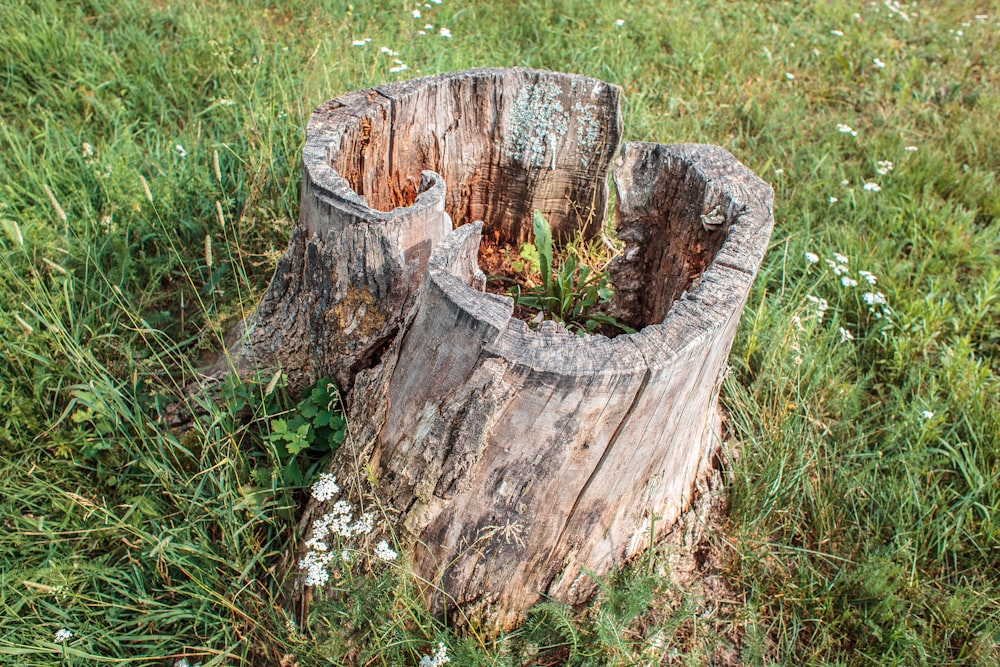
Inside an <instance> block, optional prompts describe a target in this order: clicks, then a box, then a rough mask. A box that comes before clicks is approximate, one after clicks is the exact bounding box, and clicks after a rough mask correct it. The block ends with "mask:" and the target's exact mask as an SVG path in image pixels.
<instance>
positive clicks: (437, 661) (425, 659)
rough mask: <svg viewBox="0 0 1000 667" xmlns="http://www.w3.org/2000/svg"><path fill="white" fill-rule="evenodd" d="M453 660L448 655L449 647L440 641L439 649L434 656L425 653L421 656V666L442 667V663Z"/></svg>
mask: <svg viewBox="0 0 1000 667" xmlns="http://www.w3.org/2000/svg"><path fill="white" fill-rule="evenodd" d="M448 662H451V658H449V657H448V647H446V646H445V645H444V644H442V643H441V642H438V645H437V651H435V652H434V655H433V656H430V655H424V656H421V657H420V667H441V665H443V664H445V663H448Z"/></svg>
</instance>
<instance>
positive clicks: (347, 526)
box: [299, 473, 397, 586]
mask: <svg viewBox="0 0 1000 667" xmlns="http://www.w3.org/2000/svg"><path fill="white" fill-rule="evenodd" d="M338 493H340V487H339V486H338V485H337V478H336V476H334V475H331V474H329V473H324V474H322V475H320V478H319V479H318V480H316V482H315V483H313V486H312V497H313V498H315V499H316V500H318V501H320V502H325V501H327V500H331V499H332V498H333V497H334V496H336V495H337V494H338ZM374 529H375V516H374V515H373V514H372V513H371V512H365V513H363V514H361V515H360V516H359V517H358V518H357V519H354V508H353V506H352V505H351V503H349V502H347V501H346V500H338V501H337V502H335V503H334V504H333V506H332V507H331V508H330V511H329V512H327V513H326V514H324V515H323V516H321V517H320V518H318V519H316V520H315V521H314V522H313V525H312V537H310V538H309V540H307V541H306V553H305V555H304V556H303V557H302V558H301V559H300V560H299V568H300V569H302V570H304V571H305V573H306V580H305V584H306V586H322V585H323V584H325V583H326V582H327V581H329V579H330V573H329V572H328V571H327V566H328V565H329V564H330V561H332V560H333V557H334V555H335V554H334V553H333V552H332V551H330V547H329V546H328V545H327V543H326V541H327V539H328V538H330V537H340V538H344V539H350V538H352V537H357V536H360V535H367V534H368V533H370V532H372V530H374ZM383 545H384V548H383ZM389 553H391V554H392V557H391V558H387V557H386V555H387V554H389ZM339 554H340V557H341V559H342V560H343V561H344V562H345V563H349V562H350V561H351V552H350V550H348V549H343V550H341V551H340V552H339ZM375 555H376V556H378V557H379V558H381V559H382V560H386V561H388V560H393V559H394V558H395V557H396V555H397V554H396V552H395V551H392V549H390V548H389V545H388V543H387V542H385V541H383V542H381V543H379V545H378V546H377V547H376V548H375Z"/></svg>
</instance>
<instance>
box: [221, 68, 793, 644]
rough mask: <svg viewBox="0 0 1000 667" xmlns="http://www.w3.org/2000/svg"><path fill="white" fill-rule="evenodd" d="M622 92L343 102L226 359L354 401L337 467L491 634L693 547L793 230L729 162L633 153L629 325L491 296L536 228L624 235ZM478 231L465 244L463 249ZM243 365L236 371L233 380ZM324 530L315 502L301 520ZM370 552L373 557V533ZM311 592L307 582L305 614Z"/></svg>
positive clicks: (420, 570) (400, 95)
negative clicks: (732, 399)
mask: <svg viewBox="0 0 1000 667" xmlns="http://www.w3.org/2000/svg"><path fill="white" fill-rule="evenodd" d="M618 104H619V90H618V89H617V88H616V87H614V86H611V85H608V84H605V83H602V82H599V81H596V80H594V79H588V78H585V77H580V76H575V75H564V74H556V73H551V72H540V71H535V70H526V69H510V70H500V69H482V70H469V71H465V72H458V73H453V74H445V75H440V76H435V77H428V78H425V79H419V80H416V81H412V82H406V83H400V84H393V85H388V86H381V87H378V88H375V89H372V90H368V91H363V92H359V93H351V94H348V95H344V96H342V97H340V98H337V99H336V100H333V101H331V102H328V103H326V104H324V105H323V106H321V107H320V108H319V109H317V111H316V112H315V113H314V115H313V117H312V119H311V120H310V123H309V127H308V129H307V140H306V146H305V149H304V151H303V186H302V208H301V213H300V218H299V224H298V227H297V228H296V230H295V232H294V233H293V235H292V239H291V242H290V245H289V249H288V251H287V252H286V253H285V255H284V257H283V258H282V260H281V261H280V263H279V266H278V270H277V272H276V275H275V278H274V280H273V282H272V284H271V287H270V288H269V290H268V292H267V293H266V295H265V297H264V299H263V300H262V302H261V304H260V306H259V307H258V308H257V310H256V311H255V312H254V314H253V315H252V316H251V317H250V318H248V320H247V323H246V325H245V327H243V328H242V329H241V330H239V331H237V332H236V333H237V334H238V335H237V336H234V337H233V340H232V344H231V345H230V347H229V356H228V358H227V360H226V364H228V366H229V367H235V368H236V369H237V370H238V371H240V372H250V371H252V370H257V369H262V368H274V367H281V368H282V369H283V370H284V371H285V372H286V373H287V374H288V375H289V378H290V383H291V385H292V386H293V388H294V387H301V386H306V385H308V384H309V383H311V382H313V381H315V380H316V379H317V378H319V377H321V376H331V377H333V378H335V379H336V380H337V382H338V383H339V384H340V386H341V387H343V388H344V389H345V392H346V394H347V406H348V411H349V422H350V429H351V437H350V438H349V439H348V441H347V442H346V443H345V444H344V446H343V447H342V448H341V449H340V450H339V451H338V452H337V455H336V456H335V458H334V460H333V462H332V464H331V468H330V471H331V472H332V473H334V474H336V475H337V478H338V480H339V482H340V485H341V488H342V494H343V495H342V497H343V498H346V499H348V500H350V501H352V502H354V503H359V504H361V505H363V506H367V507H369V508H370V507H375V506H377V507H378V508H379V511H380V512H381V513H382V515H383V517H384V519H385V523H386V526H387V527H389V528H391V530H387V531H386V533H385V534H389V533H391V534H393V535H395V536H396V537H397V538H398V539H399V546H400V548H402V549H403V550H404V551H405V552H406V554H407V555H408V556H409V559H408V560H409V562H410V563H411V564H412V567H413V568H414V571H415V572H416V574H417V575H418V576H419V577H420V578H422V579H423V580H425V581H426V582H427V587H426V595H427V599H428V602H429V603H430V604H431V605H432V607H433V608H434V609H436V610H439V611H440V610H442V609H445V608H457V609H460V610H461V612H462V614H464V617H465V618H466V619H469V620H471V621H473V622H476V623H479V624H483V625H484V626H487V627H489V628H492V629H497V630H499V629H505V628H510V627H512V626H513V625H516V624H517V623H518V622H519V621H520V619H521V618H522V617H523V615H524V613H525V612H526V611H527V609H528V608H529V607H530V606H531V605H532V604H534V603H535V602H537V601H539V600H542V599H556V600H561V601H564V602H567V603H570V604H578V603H582V602H584V601H586V600H587V599H588V598H589V597H590V596H591V594H592V593H593V591H594V588H595V584H594V580H593V576H592V575H594V574H596V575H601V574H603V573H606V572H608V571H609V570H610V569H611V568H612V567H614V566H616V565H619V564H621V563H623V562H625V561H627V560H628V559H629V558H631V557H633V556H635V555H636V554H638V553H640V552H641V551H642V550H644V549H645V548H647V547H648V545H649V543H650V540H655V539H657V538H658V537H659V536H660V535H662V534H664V532H666V531H667V530H669V529H670V526H671V524H672V523H673V522H674V520H675V519H676V518H677V517H678V516H679V515H680V513H681V512H682V511H683V509H684V508H685V507H686V505H687V504H688V503H689V502H690V500H691V495H692V493H693V489H694V488H695V485H696V483H697V482H698V481H699V480H700V479H701V478H702V477H703V476H704V475H705V474H706V473H707V471H708V469H709V465H710V461H711V458H712V456H713V454H714V452H715V451H716V449H717V447H718V440H719V417H718V409H717V402H718V391H719V384H720V381H721V377H722V375H723V373H724V369H725V362H726V357H727V355H728V352H729V349H730V345H731V343H732V339H733V336H734V334H735V328H736V325H737V322H738V320H739V316H740V312H741V310H742V307H743V304H744V302H745V300H746V298H747V294H748V293H749V289H750V284H751V282H752V280H753V277H754V274H755V273H756V271H757V268H758V267H759V265H760V262H761V259H762V257H763V253H764V250H765V249H766V246H767V240H768V237H769V234H770V230H771V226H772V224H773V223H772V215H771V198H772V194H771V190H770V188H769V187H768V186H767V185H766V184H764V183H763V182H762V181H760V179H758V178H757V177H756V176H754V175H753V174H752V173H751V172H750V171H749V170H747V169H746V168H745V167H743V166H742V165H741V164H739V162H737V161H736V160H735V158H733V157H732V156H731V155H730V154H729V153H727V152H725V151H724V150H722V149H720V148H718V147H713V146H696V145H680V146H662V145H658V144H626V145H625V146H624V147H623V149H622V151H621V157H620V158H619V159H618V162H617V164H616V167H615V170H614V181H615V185H616V188H617V190H618V207H617V218H616V226H617V231H618V235H619V237H620V238H621V239H622V240H623V241H624V242H625V251H624V253H623V255H622V256H621V257H620V258H619V259H618V260H616V261H615V263H614V264H613V265H612V267H611V276H612V279H613V282H614V284H615V287H616V290H617V298H616V301H615V303H614V304H613V307H612V311H611V312H612V313H613V314H614V315H615V316H616V317H618V318H619V319H621V320H622V321H624V322H627V323H629V324H631V325H632V326H633V327H634V328H636V329H638V333H636V334H632V335H622V336H618V337H615V338H606V337H604V336H600V335H596V336H587V337H577V336H575V335H572V334H570V333H569V332H567V331H566V330H565V329H563V328H562V327H561V326H559V325H555V324H553V323H543V324H542V325H541V326H539V327H538V328H537V329H536V330H530V329H529V328H528V326H527V325H526V324H525V323H524V322H521V321H520V320H518V319H517V318H515V317H513V304H512V302H511V300H510V299H508V298H506V297H499V296H496V295H492V294H488V293H486V292H484V291H483V285H484V281H485V277H484V276H483V275H482V273H481V271H480V270H479V267H478V266H477V263H476V257H477V251H478V248H479V244H480V237H481V236H486V237H488V238H489V239H491V240H492V241H494V242H499V243H508V244H512V245H514V246H515V247H516V245H517V244H518V243H519V242H522V241H524V240H526V239H527V238H528V237H529V235H530V228H531V227H530V225H531V214H532V211H533V210H536V209H537V210H540V211H542V212H543V213H544V214H545V215H546V217H547V218H548V219H549V221H550V222H551V223H552V225H553V228H554V230H555V232H556V234H557V235H558V234H567V233H570V232H573V231H575V230H577V229H579V230H582V231H584V233H587V234H593V233H596V232H597V231H598V230H599V229H600V225H601V224H602V222H603V218H604V215H605V207H606V203H607V198H608V193H607V186H606V175H607V173H608V169H609V167H610V164H611V161H612V159H613V158H614V155H615V152H616V151H617V149H618V144H619V141H620V135H621V120H620V112H619V108H618ZM453 226H454V227H457V229H455V230H454V231H452V228H453ZM224 371H225V368H224V367H223V366H222V365H220V366H219V367H218V368H217V369H215V371H214V373H213V374H210V375H215V376H217V375H220V374H221V373H222V372H224ZM325 511H326V504H325V503H320V502H312V503H311V504H310V506H309V507H308V508H307V510H306V512H305V516H304V518H303V524H302V525H303V532H304V535H305V537H306V538H308V537H310V532H309V527H310V525H311V522H312V521H313V520H314V519H315V518H316V517H318V516H321V515H322V514H323V513H324V512H325ZM369 539H371V538H369ZM311 593H312V591H311V590H309V589H308V588H304V587H303V586H302V581H301V579H299V580H297V581H296V583H295V588H294V591H293V597H295V598H296V599H297V601H298V602H299V603H300V604H301V605H303V606H304V605H307V604H308V601H309V597H310V595H311Z"/></svg>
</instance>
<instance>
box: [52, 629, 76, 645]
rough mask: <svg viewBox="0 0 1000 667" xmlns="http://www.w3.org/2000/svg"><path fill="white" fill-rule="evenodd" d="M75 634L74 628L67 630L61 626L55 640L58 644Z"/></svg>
mask: <svg viewBox="0 0 1000 667" xmlns="http://www.w3.org/2000/svg"><path fill="white" fill-rule="evenodd" d="M72 636H73V631H72V630H67V629H66V628H61V629H59V630H56V636H55V642H56V643H57V644H62V643H63V642H64V641H68V640H69V638H70V637H72Z"/></svg>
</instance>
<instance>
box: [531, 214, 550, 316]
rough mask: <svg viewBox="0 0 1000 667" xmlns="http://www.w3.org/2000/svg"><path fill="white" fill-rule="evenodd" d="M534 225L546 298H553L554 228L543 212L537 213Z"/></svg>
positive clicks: (533, 221)
mask: <svg viewBox="0 0 1000 667" xmlns="http://www.w3.org/2000/svg"><path fill="white" fill-rule="evenodd" d="M532 223H533V224H532V227H533V231H534V234H535V248H537V249H538V270H539V271H540V272H541V274H542V287H543V288H544V289H545V295H546V296H552V228H551V227H550V226H549V222H548V220H546V219H545V216H544V215H542V212H541V211H535V213H534V218H533V220H532Z"/></svg>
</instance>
